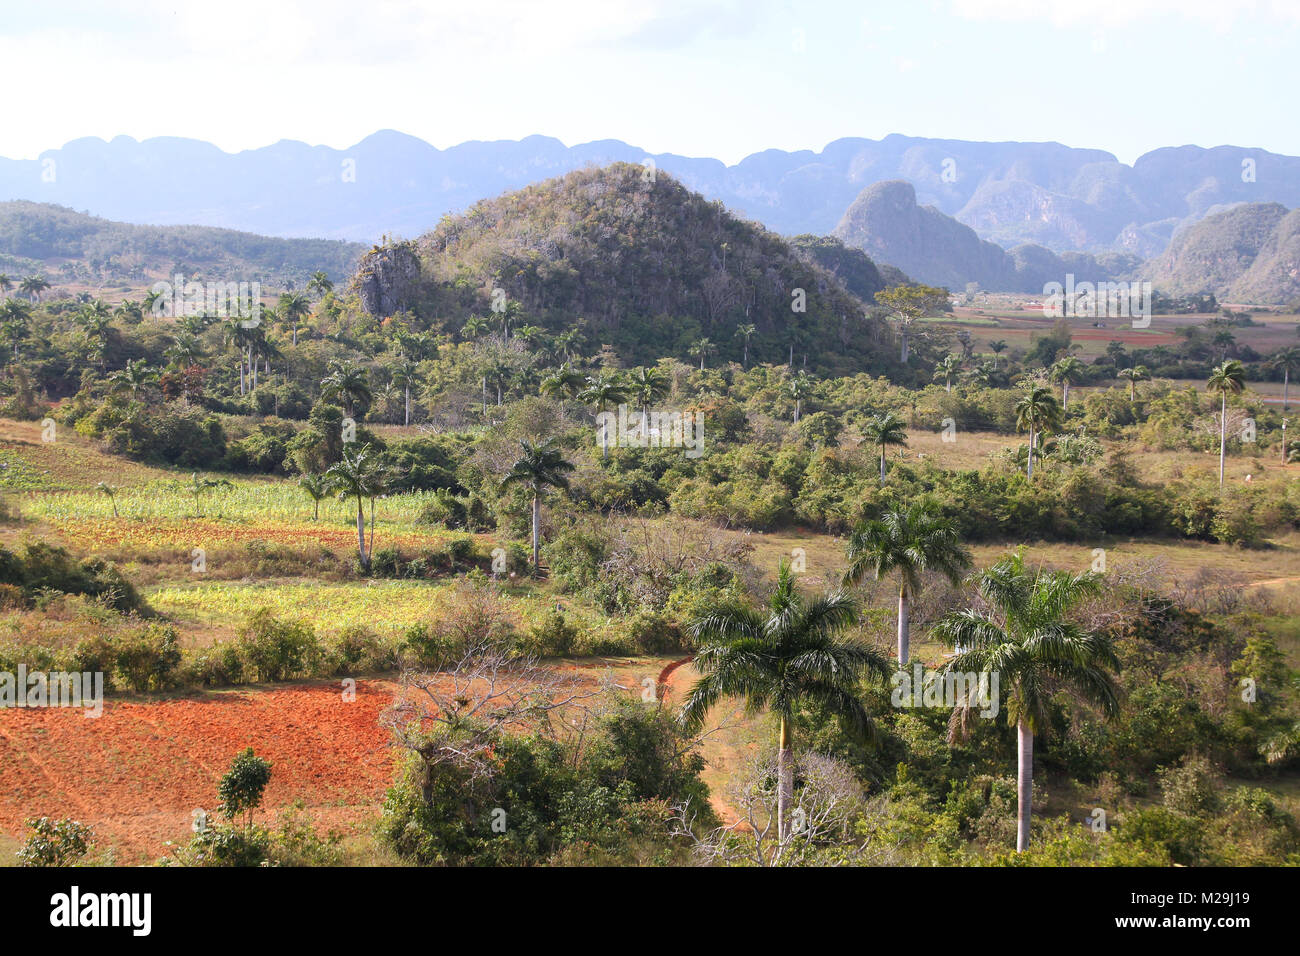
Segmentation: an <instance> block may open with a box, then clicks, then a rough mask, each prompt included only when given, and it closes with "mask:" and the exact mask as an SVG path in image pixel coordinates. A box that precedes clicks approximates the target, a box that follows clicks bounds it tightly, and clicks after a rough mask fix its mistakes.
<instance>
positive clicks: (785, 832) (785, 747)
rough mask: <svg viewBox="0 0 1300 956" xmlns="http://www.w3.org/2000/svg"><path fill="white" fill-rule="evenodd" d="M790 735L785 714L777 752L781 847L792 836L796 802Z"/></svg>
mask: <svg viewBox="0 0 1300 956" xmlns="http://www.w3.org/2000/svg"><path fill="white" fill-rule="evenodd" d="M790 737H791V727H790V720H789V718H787V717H786V716H785V715H784V714H783V715H782V716H781V745H780V749H779V750H778V751H777V754H776V777H777V785H776V833H777V842H778V844H779V847H780V849H784V848H785V845H786V841H787V840H789V838H790V804H791V803H793V802H794V754H793V753H792V752H791V749H790ZM778 852H780V851H779V850H778Z"/></svg>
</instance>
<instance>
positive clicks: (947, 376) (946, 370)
mask: <svg viewBox="0 0 1300 956" xmlns="http://www.w3.org/2000/svg"><path fill="white" fill-rule="evenodd" d="M960 368H961V359H960V358H958V357H957V356H956V355H945V356H944V357H943V361H941V362H939V363H938V364H937V365H935V367H934V380H935V381H936V382H937V381H939V380H940V379H943V390H944V391H945V392H948V393H949V394H951V393H952V377H953V376H954V375H956V374H957V370H958V369H960Z"/></svg>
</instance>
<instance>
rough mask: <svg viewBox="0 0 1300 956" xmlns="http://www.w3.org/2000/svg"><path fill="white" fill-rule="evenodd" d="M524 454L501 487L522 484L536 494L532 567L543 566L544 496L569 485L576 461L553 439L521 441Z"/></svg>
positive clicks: (503, 479) (508, 473)
mask: <svg viewBox="0 0 1300 956" xmlns="http://www.w3.org/2000/svg"><path fill="white" fill-rule="evenodd" d="M519 447H520V448H521V449H522V452H523V453H522V454H521V455H520V456H519V459H518V461H516V462H515V463H514V464H513V465H511V466H510V470H509V471H508V472H506V475H505V477H504V478H502V479H501V490H502V491H504V490H505V489H507V488H509V487H510V486H511V485H514V484H519V485H523V486H524V487H525V488H527V489H528V491H529V492H530V493H531V494H532V498H533V570H534V571H539V570H540V569H541V548H540V529H541V499H542V495H543V494H544V493H545V492H546V489H547V488H568V487H569V479H568V478H566V477H565V473H566V472H570V471H573V463H572V462H569V461H566V460H565V459H564V456H563V454H561V452H560V450H559V449H558V448H556V447H555V440H554V439H551V440H550V441H548V442H546V443H545V444H542V445H533V444H530V443H529V442H527V441H522V440H521V441H520V442H519Z"/></svg>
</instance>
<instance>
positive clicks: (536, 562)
mask: <svg viewBox="0 0 1300 956" xmlns="http://www.w3.org/2000/svg"><path fill="white" fill-rule="evenodd" d="M540 522H541V509H540V506H539V504H538V496H537V495H536V494H534V495H533V570H534V571H540V570H541V562H540V554H539V550H538V547H537V528H538V525H539V524H540Z"/></svg>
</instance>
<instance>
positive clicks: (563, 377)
mask: <svg viewBox="0 0 1300 956" xmlns="http://www.w3.org/2000/svg"><path fill="white" fill-rule="evenodd" d="M586 382H587V377H586V376H585V375H583V374H582V373H581V372H579V371H578V370H577V369H576V368H574V367H573V366H572V365H570V364H569V363H568V362H565V363H564V364H563V365H561V366H560V367H559V368H557V369H556V370H555V371H554V372H552V373H551V374H550V375H548V376H546V378H544V379H542V384H541V386H540V391H541V393H542V394H543V395H545V396H547V397H548V398H555V399H559V400H560V401H564V400H565V399H574V398H577V397H578V395H579V394H580V393H581V392H582V388H583V386H584V385H585V384H586Z"/></svg>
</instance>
